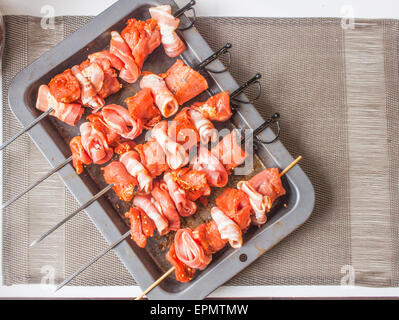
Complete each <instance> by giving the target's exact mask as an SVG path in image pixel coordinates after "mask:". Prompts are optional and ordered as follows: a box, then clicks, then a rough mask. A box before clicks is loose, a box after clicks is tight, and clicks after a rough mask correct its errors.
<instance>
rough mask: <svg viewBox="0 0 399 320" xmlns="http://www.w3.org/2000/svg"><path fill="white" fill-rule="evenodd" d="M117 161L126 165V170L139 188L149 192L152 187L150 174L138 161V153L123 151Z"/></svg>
mask: <svg viewBox="0 0 399 320" xmlns="http://www.w3.org/2000/svg"><path fill="white" fill-rule="evenodd" d="M119 161H120V162H121V163H122V164H123V165H124V166H125V167H126V170H127V171H128V172H129V173H130V174H131V175H132V176H133V177H135V178H136V179H137V181H138V183H139V186H140V188H139V190H140V191H141V192H144V193H149V192H150V191H151V189H152V180H153V178H152V176H151V174H150V173H149V172H148V171H147V169H146V168H145V167H144V166H143V165H142V163H141V162H140V155H139V154H138V153H137V152H136V151H133V150H132V151H128V152H125V153H123V154H122V155H121V156H120V158H119Z"/></svg>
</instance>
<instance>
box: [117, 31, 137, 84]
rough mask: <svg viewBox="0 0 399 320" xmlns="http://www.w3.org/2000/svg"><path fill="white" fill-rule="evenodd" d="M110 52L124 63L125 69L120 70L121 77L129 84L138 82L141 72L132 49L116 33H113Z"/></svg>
mask: <svg viewBox="0 0 399 320" xmlns="http://www.w3.org/2000/svg"><path fill="white" fill-rule="evenodd" d="M109 51H110V52H111V53H112V54H113V55H115V56H116V57H118V58H119V59H120V60H121V61H122V62H123V63H124V66H123V68H122V69H121V70H120V73H119V77H120V78H121V79H123V80H125V81H126V82H128V83H134V82H136V81H137V79H138V78H139V76H140V73H141V71H140V69H139V67H138V66H137V64H136V62H135V61H134V58H133V56H132V52H131V50H130V48H129V47H128V45H127V44H126V42H125V40H124V39H123V38H122V37H121V35H120V34H119V33H118V32H116V31H112V32H111V45H110V49H109Z"/></svg>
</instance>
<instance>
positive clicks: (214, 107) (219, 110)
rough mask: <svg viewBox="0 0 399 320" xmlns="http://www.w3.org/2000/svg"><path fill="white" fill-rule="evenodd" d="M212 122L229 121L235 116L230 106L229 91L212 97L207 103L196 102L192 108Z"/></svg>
mask: <svg viewBox="0 0 399 320" xmlns="http://www.w3.org/2000/svg"><path fill="white" fill-rule="evenodd" d="M192 107H193V108H194V109H196V110H198V111H199V112H201V113H202V114H203V115H204V117H205V118H207V119H209V120H211V121H221V122H224V121H227V120H228V119H230V117H231V116H232V115H233V113H232V112H231V106H230V95H229V93H228V92H227V91H224V92H220V93H218V94H215V95H214V96H212V97H210V98H209V99H208V100H206V101H205V102H195V103H194V104H193V106H192Z"/></svg>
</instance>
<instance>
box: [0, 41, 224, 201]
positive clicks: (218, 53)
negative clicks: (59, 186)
mask: <svg viewBox="0 0 399 320" xmlns="http://www.w3.org/2000/svg"><path fill="white" fill-rule="evenodd" d="M230 48H231V44H230V43H227V44H226V45H225V46H224V47H222V48H220V49H219V50H218V51H216V52H215V53H214V54H212V55H211V56H209V57H208V58H206V59H205V60H204V61H203V62H201V63H200V64H198V66H197V67H196V69H197V70H200V69H204V70H207V68H206V66H207V65H208V64H210V63H211V62H213V61H214V60H216V59H217V58H219V57H220V56H221V55H222V54H224V53H226V52H229V51H228V50H229V49H230ZM229 56H230V54H229ZM229 61H230V60H229ZM229 65H230V62H229V63H228V66H227V67H226V68H225V69H224V70H220V71H213V70H207V71H209V72H215V73H220V72H224V71H226V70H227V69H228V67H229ZM51 111H52V109H51V108H50V109H49V110H47V111H46V112H45V113H43V114H42V115H40V117H38V118H37V119H36V120H35V121H34V122H32V123H31V124H30V125H29V127H26V128H25V129H23V130H22V131H20V132H19V133H18V135H16V136H14V137H13V138H12V139H10V140H9V141H7V142H6V143H5V144H4V145H3V146H4V147H6V146H7V145H8V144H10V143H11V142H12V141H14V140H15V139H16V138H18V137H19V136H20V135H22V134H23V133H24V132H25V131H27V130H29V129H30V128H31V127H33V126H34V125H35V124H36V123H37V122H39V121H40V120H41V119H43V118H44V117H46V116H47V115H48V114H49V113H50V112H51ZM24 130H25V131H24ZM3 146H2V147H3ZM71 161H72V156H70V157H69V158H68V159H66V160H65V161H64V162H62V163H60V164H59V165H58V166H57V167H55V168H54V169H52V170H51V171H49V172H48V173H46V174H45V175H44V176H43V177H42V178H40V179H39V180H38V181H36V182H34V183H32V184H31V185H30V186H28V187H27V188H26V189H25V190H24V191H22V192H21V193H20V194H18V195H16V196H15V197H13V198H12V199H10V200H8V201H7V202H5V203H4V204H2V209H4V208H6V207H8V206H9V205H11V204H12V203H14V202H15V201H17V200H18V199H19V198H21V197H22V196H23V195H24V194H26V193H27V192H29V191H30V190H32V189H33V188H34V187H36V186H37V185H39V184H40V183H41V182H43V181H44V180H46V179H47V178H48V177H50V176H51V175H52V174H54V173H55V172H57V171H58V170H60V169H61V168H63V167H64V166H66V165H67V164H68V163H69V162H71Z"/></svg>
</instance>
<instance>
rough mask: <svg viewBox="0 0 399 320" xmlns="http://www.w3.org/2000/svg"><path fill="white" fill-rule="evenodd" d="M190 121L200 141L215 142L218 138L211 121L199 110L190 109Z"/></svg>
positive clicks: (204, 142)
mask: <svg viewBox="0 0 399 320" xmlns="http://www.w3.org/2000/svg"><path fill="white" fill-rule="evenodd" d="M189 115H190V118H191V121H192V122H193V123H194V126H195V127H196V128H197V130H198V133H199V136H200V139H201V143H202V144H208V143H209V142H210V141H211V142H215V141H217V139H218V133H217V131H216V129H215V127H214V126H213V124H212V122H210V121H209V120H208V119H206V118H205V117H204V116H203V115H202V113H201V112H199V111H196V110H194V109H191V110H190V111H189Z"/></svg>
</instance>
